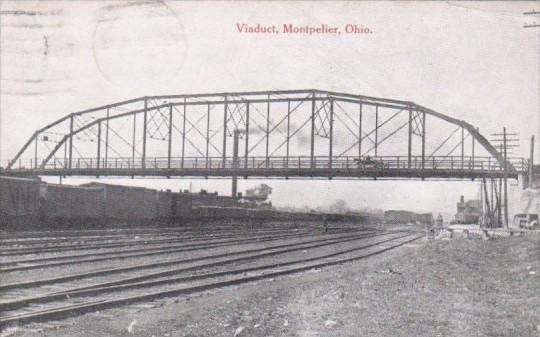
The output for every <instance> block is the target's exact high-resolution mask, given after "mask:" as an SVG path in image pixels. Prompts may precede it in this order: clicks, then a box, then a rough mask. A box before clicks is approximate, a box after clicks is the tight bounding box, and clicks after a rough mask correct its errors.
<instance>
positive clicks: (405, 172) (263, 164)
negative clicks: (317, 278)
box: [2, 156, 526, 179]
mask: <svg viewBox="0 0 540 337" xmlns="http://www.w3.org/2000/svg"><path fill="white" fill-rule="evenodd" d="M38 162H39V161H38ZM512 165H513V167H514V168H515V169H514V170H511V171H509V172H508V177H509V178H517V176H518V174H519V173H520V172H524V171H525V170H526V163H525V162H513V163H512ZM2 174H7V175H16V176H36V175H43V176H153V177H157V176H161V177H231V176H239V177H246V178H247V177H273V178H296V177H298V178H309V177H313V178H334V177H335V178H422V179H424V178H447V179H475V178H482V177H485V178H502V177H504V175H505V172H504V170H503V168H501V167H500V165H499V164H498V162H496V161H493V160H491V159H490V158H482V157H480V158H478V157H477V158H473V157H461V156H457V157H432V158H428V159H424V160H422V157H419V156H417V157H414V156H413V157H410V158H409V157H400V156H384V157H372V158H370V157H365V158H361V159H359V158H358V157H336V158H332V160H329V158H328V157H313V158H311V157H271V158H265V157H248V158H238V159H237V160H234V159H233V158H232V157H225V158H223V157H211V158H205V157H200V158H199V157H189V158H188V157H186V158H183V159H182V158H171V160H169V159H168V158H162V157H156V158H147V159H146V160H145V161H144V162H143V161H141V160H140V159H138V158H135V159H134V158H109V159H107V160H100V161H98V160H97V159H96V158H79V159H75V160H74V161H73V162H72V163H71V167H70V165H69V163H67V162H65V161H64V160H60V159H56V160H53V161H51V162H50V163H49V164H47V165H46V166H44V167H37V168H36V167H23V166H21V167H18V168H13V169H10V170H5V171H3V173H2Z"/></svg>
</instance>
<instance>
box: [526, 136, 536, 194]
mask: <svg viewBox="0 0 540 337" xmlns="http://www.w3.org/2000/svg"><path fill="white" fill-rule="evenodd" d="M533 170H534V135H532V136H531V153H530V157H529V183H528V184H527V185H528V186H527V187H529V188H532V187H533V180H534V171H533Z"/></svg>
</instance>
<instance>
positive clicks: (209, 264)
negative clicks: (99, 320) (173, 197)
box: [0, 228, 422, 328]
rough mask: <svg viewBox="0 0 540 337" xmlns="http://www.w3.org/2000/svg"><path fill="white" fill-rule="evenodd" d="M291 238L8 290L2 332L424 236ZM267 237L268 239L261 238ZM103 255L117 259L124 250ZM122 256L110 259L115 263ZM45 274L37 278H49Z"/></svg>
mask: <svg viewBox="0 0 540 337" xmlns="http://www.w3.org/2000/svg"><path fill="white" fill-rule="evenodd" d="M271 233H272V234H271ZM291 234H293V235H291V236H289V237H281V235H282V233H281V232H280V231H275V232H272V231H267V233H266V234H265V233H258V234H254V236H253V237H252V238H250V240H251V242H244V243H240V244H236V245H235V246H234V248H232V250H231V249H228V251H225V252H223V251H220V250H219V249H216V247H213V248H212V247H211V243H210V242H207V244H208V245H209V246H208V247H206V248H204V246H201V247H199V250H198V252H197V253H195V254H194V255H189V256H185V255H183V254H184V253H179V252H176V253H172V252H169V253H168V254H172V255H171V258H169V259H167V260H165V261H159V262H156V261H150V262H146V263H135V264H134V263H133V262H135V261H137V260H136V259H135V257H134V256H124V257H125V258H133V259H134V260H133V262H132V263H130V264H129V266H125V267H120V268H108V269H99V270H95V271H91V272H85V273H75V274H71V275H61V276H57V277H53V278H47V277H45V278H38V279H33V280H29V281H26V282H21V281H18V282H14V283H10V284H3V285H0V290H1V291H2V296H1V298H2V301H1V302H0V310H2V311H3V316H2V318H0V328H5V327H7V326H10V325H13V324H18V325H20V324H28V323H31V322H45V321H48V320H57V319H63V318H67V317H72V316H76V315H80V314H83V313H86V312H92V311H97V310H102V309H106V308H112V307H121V306H125V305H129V304H132V303H136V302H146V301H152V300H155V299H159V298H164V297H171V296H178V295H183V294H192V293H197V292H204V291H206V290H210V289H218V288H223V287H228V286H233V285H240V284H245V283H248V282H255V281H260V280H264V279H270V278H275V277H281V276H285V275H291V274H294V273H300V272H304V271H308V270H311V269H314V268H323V267H328V266H332V265H337V264H342V263H347V262H351V261H356V260H360V259H364V258H367V257H370V256H374V255H377V254H381V253H383V252H386V251H389V250H391V249H395V248H397V247H400V246H403V245H405V244H407V243H410V242H413V241H415V240H417V239H418V238H420V237H421V236H422V235H421V234H418V233H414V232H411V231H395V232H384V231H380V230H372V229H369V228H357V230H354V229H345V230H340V229H334V230H333V232H331V233H322V232H317V231H315V232H312V233H310V234H306V233H305V232H302V233H300V232H299V233H291ZM265 235H266V236H265ZM295 235H296V236H295ZM263 237H266V238H267V239H269V240H268V241H264V242H263V241H260V240H258V239H261V238H263ZM33 239H35V238H28V240H27V241H28V243H30V244H33V243H32V240H33ZM73 239H75V240H76V239H77V238H76V237H74V238H73ZM119 239H120V240H123V239H124V237H123V236H120V237H119ZM217 239H218V240H219V237H218V238H217ZM61 242H62V243H64V242H65V241H61ZM186 244H189V241H186ZM39 248H44V247H37V249H39ZM185 248H186V247H185ZM87 249H89V248H85V250H87ZM206 251H208V253H205V252H206ZM99 252H100V253H106V254H111V253H114V252H116V253H118V252H120V250H119V249H118V248H115V251H108V252H103V251H99ZM44 254H51V253H48V252H45V253H44ZM89 254H93V252H89ZM174 254H177V255H178V254H179V255H178V256H179V257H180V258H175V257H174ZM52 257H53V256H49V257H47V256H44V257H43V258H45V259H47V258H52ZM56 257H61V256H54V258H56ZM124 257H114V256H111V258H113V259H114V258H124ZM141 257H143V256H139V257H137V258H141ZM68 261H69V259H68V260H67V261H66V262H68ZM143 261H144V260H143ZM4 262H6V261H4ZM7 262H9V261H7ZM19 262H20V261H19ZM70 262H72V263H77V264H78V265H79V266H85V265H88V266H92V265H95V264H94V263H95V262H97V261H93V260H88V261H76V259H74V260H72V261H70ZM56 267H58V266H57V265H50V264H48V263H45V264H42V265H38V267H36V268H32V269H38V270H42V271H43V272H44V271H48V273H49V274H51V275H52V274H54V271H55V270H56V269H55V268H56ZM12 271H15V270H12ZM12 271H10V270H1V271H0V274H2V275H4V276H6V275H10V274H11V273H12ZM21 272H22V273H23V274H22V275H25V274H24V273H25V272H27V271H26V270H19V271H17V274H13V275H19V273H21ZM43 272H41V273H34V274H33V275H46V273H45V274H43ZM18 277H20V276H18ZM23 277H24V276H23ZM41 277H43V276H41ZM90 280H92V281H90ZM51 287H52V288H51ZM51 289H54V290H53V291H51Z"/></svg>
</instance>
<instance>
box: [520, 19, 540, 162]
mask: <svg viewBox="0 0 540 337" xmlns="http://www.w3.org/2000/svg"><path fill="white" fill-rule="evenodd" d="M523 15H526V16H527V17H537V18H538V17H539V16H540V11H537V10H534V9H533V10H532V11H530V12H525V13H523ZM523 28H540V23H539V22H538V21H537V22H533V23H525V24H524V25H523ZM538 115H539V116H540V111H539V114H538ZM538 141H539V142H540V117H539V118H538ZM531 159H532V156H531ZM538 159H539V160H540V146H538ZM533 164H534V162H533Z"/></svg>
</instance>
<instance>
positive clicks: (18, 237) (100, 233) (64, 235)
mask: <svg viewBox="0 0 540 337" xmlns="http://www.w3.org/2000/svg"><path fill="white" fill-rule="evenodd" d="M314 224H315V223H314V222H303V223H301V224H290V223H283V222H269V223H264V224H263V225H262V228H267V229H272V228H281V229H283V228H305V227H306V226H307V227H313V226H314ZM250 227H251V226H250V225H248V224H232V225H205V224H188V225H182V226H173V227H170V226H154V227H152V228H146V227H145V228H136V227H135V228H108V229H106V228H103V229H81V230H57V231H51V230H44V231H21V232H8V231H0V237H1V238H2V240H3V241H5V242H9V241H21V242H22V241H39V240H50V239H53V240H54V239H56V238H58V239H67V240H70V239H71V238H80V237H94V238H101V237H105V236H111V237H116V236H121V235H127V236H129V235H145V234H149V235H153V234H156V233H163V232H164V231H173V232H178V231H180V232H183V233H188V232H193V233H200V232H204V231H206V232H209V233H214V232H219V231H227V230H234V229H246V228H250Z"/></svg>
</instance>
